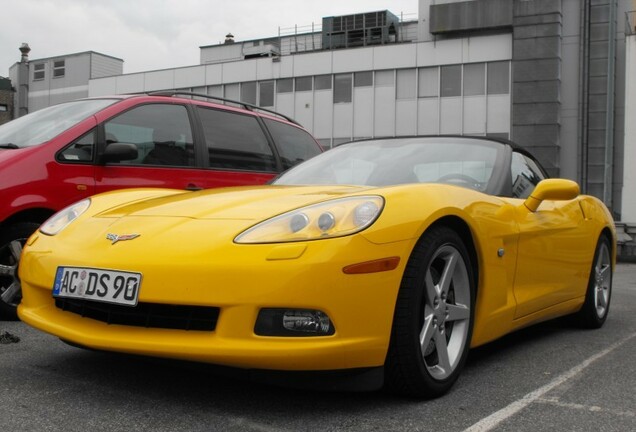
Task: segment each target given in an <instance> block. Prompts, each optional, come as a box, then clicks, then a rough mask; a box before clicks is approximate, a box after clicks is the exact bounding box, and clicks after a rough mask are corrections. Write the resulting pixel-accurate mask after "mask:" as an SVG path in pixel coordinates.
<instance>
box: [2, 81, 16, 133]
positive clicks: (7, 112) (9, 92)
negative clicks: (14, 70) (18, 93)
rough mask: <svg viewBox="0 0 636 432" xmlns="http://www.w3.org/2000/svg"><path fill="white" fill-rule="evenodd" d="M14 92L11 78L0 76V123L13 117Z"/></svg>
mask: <svg viewBox="0 0 636 432" xmlns="http://www.w3.org/2000/svg"><path fill="white" fill-rule="evenodd" d="M14 93H15V92H14V91H13V86H12V85H11V80H10V79H9V78H4V77H0V125H1V124H3V123H6V122H8V121H10V120H12V119H13V97H14Z"/></svg>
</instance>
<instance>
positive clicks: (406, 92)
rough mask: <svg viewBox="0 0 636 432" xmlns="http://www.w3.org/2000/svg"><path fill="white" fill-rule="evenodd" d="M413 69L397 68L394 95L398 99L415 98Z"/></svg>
mask: <svg viewBox="0 0 636 432" xmlns="http://www.w3.org/2000/svg"><path fill="white" fill-rule="evenodd" d="M415 95H416V93H415V69H398V71H397V85H396V96H397V98H398V99H414V98H415Z"/></svg>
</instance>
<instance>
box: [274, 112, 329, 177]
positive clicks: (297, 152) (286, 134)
mask: <svg viewBox="0 0 636 432" xmlns="http://www.w3.org/2000/svg"><path fill="white" fill-rule="evenodd" d="M265 124H266V125H267V128H268V129H269V132H270V133H271V134H272V137H273V138H274V142H276V147H277V148H278V153H279V154H280V157H281V162H282V164H283V169H288V168H291V167H293V166H294V165H296V164H298V163H300V162H303V161H305V160H307V159H309V158H311V157H313V156H316V155H317V154H319V153H320V148H319V147H318V145H317V144H316V141H314V139H313V138H312V137H311V135H309V133H307V132H306V131H304V130H302V129H300V128H297V127H294V126H291V125H288V124H285V123H281V122H279V121H276V120H271V119H265Z"/></svg>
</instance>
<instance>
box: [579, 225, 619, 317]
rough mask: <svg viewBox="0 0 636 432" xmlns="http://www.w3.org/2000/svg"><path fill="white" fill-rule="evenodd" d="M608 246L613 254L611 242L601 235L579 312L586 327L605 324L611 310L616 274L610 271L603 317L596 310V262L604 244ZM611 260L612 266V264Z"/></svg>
mask: <svg viewBox="0 0 636 432" xmlns="http://www.w3.org/2000/svg"><path fill="white" fill-rule="evenodd" d="M603 245H605V247H607V250H608V252H609V253H610V256H611V254H612V246H611V242H610V241H609V239H608V238H607V236H605V235H601V237H600V238H599V239H598V242H597V244H596V249H595V251H594V259H593V260H592V267H591V269H590V278H589V280H588V283H587V291H586V293H585V302H584V303H583V306H582V307H581V310H580V311H579V313H578V318H579V323H580V324H581V325H582V326H583V327H585V328H600V327H602V326H603V324H605V321H606V320H607V316H608V315H609V311H610V304H611V302H612V283H613V278H614V275H613V274H612V272H611V271H610V284H609V296H608V299H607V306H606V307H605V314H604V315H603V316H602V317H599V316H598V312H597V311H596V302H595V299H594V290H595V289H596V279H595V275H596V262H597V261H598V258H599V254H600V253H601V249H602V246H603ZM611 265H612V264H611V262H610V266H611Z"/></svg>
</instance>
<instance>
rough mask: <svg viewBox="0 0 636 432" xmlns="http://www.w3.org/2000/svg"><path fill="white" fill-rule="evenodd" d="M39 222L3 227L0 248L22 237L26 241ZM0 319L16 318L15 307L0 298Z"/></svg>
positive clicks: (19, 223) (13, 319) (0, 235)
mask: <svg viewBox="0 0 636 432" xmlns="http://www.w3.org/2000/svg"><path fill="white" fill-rule="evenodd" d="M39 226H40V224H38V223H35V222H18V223H14V224H12V225H8V226H7V227H3V228H2V231H1V232H0V249H4V248H5V247H7V246H8V244H9V243H11V242H13V241H15V240H18V239H22V240H24V241H26V239H28V238H29V237H30V236H31V234H33V233H34V232H35V231H36V230H37V229H38V227H39ZM0 319H5V320H12V321H15V320H17V319H18V314H17V309H16V308H15V307H14V306H11V305H9V304H6V303H4V302H2V301H1V300H0Z"/></svg>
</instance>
